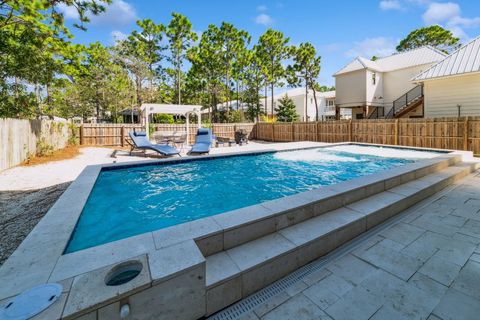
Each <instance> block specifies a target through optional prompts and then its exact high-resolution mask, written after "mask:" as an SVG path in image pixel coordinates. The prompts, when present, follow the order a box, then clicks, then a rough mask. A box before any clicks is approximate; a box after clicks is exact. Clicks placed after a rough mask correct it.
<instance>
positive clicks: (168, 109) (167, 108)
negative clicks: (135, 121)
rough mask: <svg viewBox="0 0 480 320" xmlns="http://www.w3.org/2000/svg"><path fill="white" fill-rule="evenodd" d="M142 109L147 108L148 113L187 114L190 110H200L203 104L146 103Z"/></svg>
mask: <svg viewBox="0 0 480 320" xmlns="http://www.w3.org/2000/svg"><path fill="white" fill-rule="evenodd" d="M140 109H141V110H142V111H144V110H147V111H148V113H167V114H181V115H185V114H187V113H188V112H193V111H200V110H201V109H202V106H198V105H186V104H157V103H144V104H142V106H141V107H140Z"/></svg>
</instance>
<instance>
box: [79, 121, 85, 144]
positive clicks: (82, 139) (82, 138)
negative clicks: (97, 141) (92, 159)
mask: <svg viewBox="0 0 480 320" xmlns="http://www.w3.org/2000/svg"><path fill="white" fill-rule="evenodd" d="M84 134H85V133H84V132H83V124H82V125H81V126H80V145H83V144H84V143H85V141H84V137H83V136H84Z"/></svg>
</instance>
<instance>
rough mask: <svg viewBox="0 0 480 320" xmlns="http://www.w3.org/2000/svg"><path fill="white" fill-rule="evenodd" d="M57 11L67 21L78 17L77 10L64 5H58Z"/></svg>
mask: <svg viewBox="0 0 480 320" xmlns="http://www.w3.org/2000/svg"><path fill="white" fill-rule="evenodd" d="M57 9H58V11H59V12H60V13H62V14H63V17H64V18H65V19H67V20H76V19H78V18H79V17H80V16H79V15H78V11H77V9H76V8H75V7H74V6H67V5H66V4H64V3H60V4H58V5H57Z"/></svg>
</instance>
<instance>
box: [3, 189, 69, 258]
mask: <svg viewBox="0 0 480 320" xmlns="http://www.w3.org/2000/svg"><path fill="white" fill-rule="evenodd" d="M69 185H70V182H65V183H61V184H58V185H54V186H50V187H47V188H44V189H40V190H28V191H0V208H2V210H1V214H0V230H1V232H0V265H2V264H3V262H4V261H5V260H7V258H8V257H9V256H10V255H11V254H12V253H13V251H15V249H16V248H17V247H18V246H19V245H20V243H21V242H22V241H23V239H25V237H26V236H27V235H28V234H29V233H30V231H31V230H32V229H33V227H35V225H36V224H37V223H38V221H40V219H41V218H42V217H43V216H44V215H45V214H46V213H47V211H48V210H49V209H50V207H51V206H52V205H53V204H54V203H55V201H57V199H58V198H59V197H60V196H61V195H62V193H63V192H64V191H65V189H67V187H68V186H69Z"/></svg>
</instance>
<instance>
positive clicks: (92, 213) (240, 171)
mask: <svg viewBox="0 0 480 320" xmlns="http://www.w3.org/2000/svg"><path fill="white" fill-rule="evenodd" d="M436 155H438V153H432V152H422V151H413V150H402V151H400V150H398V149H395V148H378V147H365V146H357V145H348V146H341V147H328V148H315V149H305V150H295V151H284V152H270V153H262V154H253V155H243V156H230V157H222V158H213V159H212V158H207V159H202V158H199V159H196V160H195V161H188V162H178V163H173V164H168V165H155V166H152V165H145V166H138V167H126V168H125V167H123V168H115V169H109V170H102V171H101V172H100V174H99V176H98V178H97V180H96V183H95V186H94V187H93V189H92V191H91V193H90V196H89V198H88V200H87V202H86V204H85V206H84V208H83V211H82V213H81V215H80V218H79V220H78V222H77V225H76V227H75V230H74V232H73V234H72V237H71V239H70V241H69V243H68V245H67V248H66V250H65V253H71V252H75V251H78V250H82V249H85V248H89V247H93V246H97V245H100V244H104V243H108V242H111V241H115V240H119V239H123V238H127V237H130V236H134V235H138V234H141V233H144V232H148V231H153V230H158V229H162V228H166V227H169V226H173V225H176V224H180V223H184V222H188V221H192V220H196V219H200V218H203V217H207V216H212V215H216V214H220V213H223V212H227V211H230V210H234V209H238V208H242V207H246V206H250V205H254V204H258V203H262V202H265V201H268V200H273V199H277V198H281V197H284V196H289V195H293V194H296V193H299V192H303V191H308V190H312V189H316V188H319V187H322V186H327V185H332V184H335V183H339V182H342V181H346V180H351V179H353V178H357V177H361V176H365V175H369V174H373V173H378V172H381V171H383V170H386V169H390V168H393V167H397V166H401V165H405V164H408V163H412V162H415V161H417V160H419V159H425V158H431V157H435V156H436Z"/></svg>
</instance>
